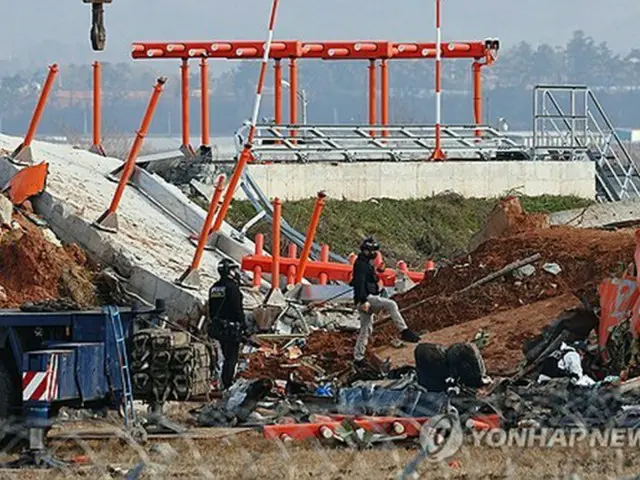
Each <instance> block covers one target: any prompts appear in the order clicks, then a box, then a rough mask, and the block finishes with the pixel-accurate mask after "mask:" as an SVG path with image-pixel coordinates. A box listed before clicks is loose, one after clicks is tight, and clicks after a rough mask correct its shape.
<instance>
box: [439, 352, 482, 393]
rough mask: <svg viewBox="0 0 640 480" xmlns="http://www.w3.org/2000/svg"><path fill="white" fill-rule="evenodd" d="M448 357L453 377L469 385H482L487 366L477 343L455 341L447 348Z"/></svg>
mask: <svg viewBox="0 0 640 480" xmlns="http://www.w3.org/2000/svg"><path fill="white" fill-rule="evenodd" d="M446 357H447V365H448V366H449V371H450V372H451V376H452V377H453V378H455V379H456V380H457V381H458V382H460V383H461V384H462V385H465V386H467V387H471V388H479V387H481V386H482V378H483V377H484V376H485V375H486V368H485V365H484V360H483V359H482V354H481V353H480V349H479V348H478V346H477V345H476V344H475V343H455V344H453V345H451V346H450V347H449V348H448V349H447V354H446Z"/></svg>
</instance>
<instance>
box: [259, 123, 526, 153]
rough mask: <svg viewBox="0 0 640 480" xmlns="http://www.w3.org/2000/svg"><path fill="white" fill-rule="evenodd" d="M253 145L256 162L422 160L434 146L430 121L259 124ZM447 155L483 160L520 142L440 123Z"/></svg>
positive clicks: (474, 128) (516, 147)
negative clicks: (345, 123)
mask: <svg viewBox="0 0 640 480" xmlns="http://www.w3.org/2000/svg"><path fill="white" fill-rule="evenodd" d="M256 137H257V138H256V142H255V145H254V147H253V149H252V151H253V154H254V157H255V159H256V161H258V162H267V161H268V162H320V161H325V162H326V161H329V162H332V161H333V162H335V161H347V162H353V161H389V160H391V161H423V160H425V159H426V158H428V157H429V154H430V153H431V151H432V150H433V149H434V147H435V126H433V125H273V124H266V125H258V126H257V135H256ZM442 148H443V149H444V150H445V151H446V152H447V154H448V155H449V157H451V158H460V159H474V158H475V159H487V158H491V157H492V156H495V152H496V151H499V150H515V151H522V150H523V147H522V145H521V144H518V143H517V142H515V141H514V140H513V139H511V138H508V137H507V136H505V135H503V134H502V133H500V132H499V131H498V130H496V129H495V128H492V127H489V126H485V125H480V126H477V125H449V126H443V128H442Z"/></svg>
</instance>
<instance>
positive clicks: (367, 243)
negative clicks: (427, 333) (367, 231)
mask: <svg viewBox="0 0 640 480" xmlns="http://www.w3.org/2000/svg"><path fill="white" fill-rule="evenodd" d="M379 250H380V245H379V244H378V242H376V241H375V239H374V238H373V237H367V238H365V239H364V240H363V241H362V244H361V245H360V254H359V255H358V257H357V258H356V261H355V263H354V264H353V276H352V281H351V285H352V286H353V299H354V302H355V305H356V308H357V309H358V310H359V311H360V333H359V334H358V339H357V341H356V346H355V351H354V359H355V361H356V365H358V364H362V363H363V362H364V355H365V352H366V349H367V343H368V342H369V337H370V336H371V333H372V332H373V314H374V313H380V312H386V313H387V314H389V315H390V316H391V319H392V320H393V322H394V323H395V325H396V328H397V329H398V331H399V332H400V337H401V338H402V340H404V341H406V342H411V343H418V342H419V341H420V338H419V337H418V335H416V334H415V333H414V332H412V331H411V330H409V328H407V324H406V322H405V321H404V319H403V318H402V315H401V314H400V310H399V309H398V304H397V303H396V302H394V301H393V300H391V299H389V298H382V297H381V296H380V293H381V291H380V286H379V278H378V273H377V272H376V269H375V267H374V265H373V260H374V259H375V258H376V253H377V252H378V251H379Z"/></svg>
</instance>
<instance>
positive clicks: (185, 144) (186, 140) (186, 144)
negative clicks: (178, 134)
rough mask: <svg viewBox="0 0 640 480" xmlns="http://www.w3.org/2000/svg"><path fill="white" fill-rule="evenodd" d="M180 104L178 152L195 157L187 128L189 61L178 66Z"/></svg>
mask: <svg viewBox="0 0 640 480" xmlns="http://www.w3.org/2000/svg"><path fill="white" fill-rule="evenodd" d="M180 80H181V82H180V103H181V105H182V145H181V146H180V151H181V152H182V153H183V154H184V155H187V156H192V155H195V152H194V151H193V147H192V146H191V139H190V126H189V59H187V58H183V59H182V63H181V64H180Z"/></svg>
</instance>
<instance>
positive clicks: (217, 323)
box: [209, 278, 247, 340]
mask: <svg viewBox="0 0 640 480" xmlns="http://www.w3.org/2000/svg"><path fill="white" fill-rule="evenodd" d="M209 319H210V320H211V323H210V324H209V335H211V336H212V337H213V338H217V339H221V338H225V339H229V338H235V339H237V340H240V339H241V338H242V337H243V336H244V335H245V334H246V331H247V324H246V319H245V316H244V310H243V308H242V292H241V291H240V286H239V285H238V284H237V283H236V282H234V281H233V280H231V279H230V278H223V279H220V280H218V281H217V282H216V283H214V284H213V286H212V287H211V288H210V289H209Z"/></svg>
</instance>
